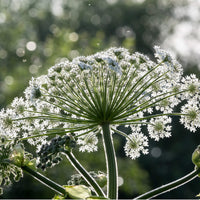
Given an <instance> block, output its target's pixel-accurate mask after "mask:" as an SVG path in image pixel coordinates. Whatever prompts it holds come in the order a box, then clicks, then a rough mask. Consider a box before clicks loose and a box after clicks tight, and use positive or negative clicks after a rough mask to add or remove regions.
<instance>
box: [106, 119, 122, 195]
mask: <svg viewBox="0 0 200 200" xmlns="http://www.w3.org/2000/svg"><path fill="white" fill-rule="evenodd" d="M102 129H103V134H102V135H103V144H104V151H105V157H106V165H107V182H108V183H107V197H108V198H110V199H117V198H118V169H117V161H116V156H115V150H114V145H113V139H112V134H111V132H110V127H109V123H104V124H103V125H102Z"/></svg>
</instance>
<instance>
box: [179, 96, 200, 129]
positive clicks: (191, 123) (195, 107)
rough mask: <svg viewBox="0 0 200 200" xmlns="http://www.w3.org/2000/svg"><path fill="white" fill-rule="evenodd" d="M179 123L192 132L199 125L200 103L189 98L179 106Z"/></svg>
mask: <svg viewBox="0 0 200 200" xmlns="http://www.w3.org/2000/svg"><path fill="white" fill-rule="evenodd" d="M181 113H182V115H181V118H180V122H181V124H184V126H185V128H187V129H189V130H190V131H192V132H195V131H196V129H197V128H199V127H200V123H199V122H200V104H199V102H198V101H196V100H190V101H188V103H187V104H185V105H183V106H182V107H181Z"/></svg>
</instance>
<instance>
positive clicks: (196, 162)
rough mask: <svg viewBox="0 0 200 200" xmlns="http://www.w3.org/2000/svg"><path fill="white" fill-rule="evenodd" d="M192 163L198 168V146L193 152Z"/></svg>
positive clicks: (199, 166) (199, 152) (199, 146)
mask: <svg viewBox="0 0 200 200" xmlns="http://www.w3.org/2000/svg"><path fill="white" fill-rule="evenodd" d="M192 162H193V163H194V164H195V165H196V166H197V167H198V168H200V145H198V147H197V148H196V149H195V150H194V152H193V154H192Z"/></svg>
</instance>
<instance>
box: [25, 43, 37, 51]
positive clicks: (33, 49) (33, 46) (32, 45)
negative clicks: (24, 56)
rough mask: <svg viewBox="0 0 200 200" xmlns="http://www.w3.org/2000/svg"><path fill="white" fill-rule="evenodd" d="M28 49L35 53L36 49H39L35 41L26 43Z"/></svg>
mask: <svg viewBox="0 0 200 200" xmlns="http://www.w3.org/2000/svg"><path fill="white" fill-rule="evenodd" d="M26 48H27V49H28V50H29V51H35V49H36V48H37V44H36V43H35V42H34V41H29V42H27V43H26Z"/></svg>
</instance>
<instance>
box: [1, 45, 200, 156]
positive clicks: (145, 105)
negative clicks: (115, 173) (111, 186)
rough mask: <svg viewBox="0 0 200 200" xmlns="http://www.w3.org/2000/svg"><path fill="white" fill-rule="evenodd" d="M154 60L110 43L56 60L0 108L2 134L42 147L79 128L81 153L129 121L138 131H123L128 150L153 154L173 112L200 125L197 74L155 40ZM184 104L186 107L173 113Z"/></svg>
mask: <svg viewBox="0 0 200 200" xmlns="http://www.w3.org/2000/svg"><path fill="white" fill-rule="evenodd" d="M155 58H156V60H155V61H152V60H150V59H149V58H148V57H147V56H145V55H143V54H140V53H133V54H132V53H130V52H129V51H128V50H127V49H124V48H110V49H108V50H106V51H103V52H99V53H96V54H94V55H91V56H87V57H78V58H75V59H74V60H73V61H71V62H70V61H65V62H61V63H59V64H56V65H55V66H53V67H51V68H50V69H49V70H48V73H47V74H46V75H43V76H40V77H38V78H33V79H32V80H31V81H30V83H29V86H28V87H27V88H26V90H25V92H24V93H25V96H24V98H22V97H20V98H15V99H14V100H13V102H12V104H11V106H10V107H8V108H7V109H2V110H1V111H0V136H1V137H3V136H4V135H6V136H7V137H9V138H11V139H14V138H18V139H21V138H23V139H27V140H28V142H29V143H31V144H32V145H36V146H37V149H38V150H39V149H40V147H41V146H42V145H44V144H45V143H47V141H48V136H52V135H64V134H71V133H73V134H74V135H75V138H77V143H78V145H80V151H88V152H91V151H96V150H97V144H98V135H100V134H98V133H99V132H100V131H99V128H101V126H102V125H103V124H104V123H109V124H110V125H111V126H112V127H117V126H118V125H124V126H130V128H131V129H132V134H130V135H127V134H126V133H123V134H122V135H123V136H125V137H126V138H127V144H126V145H125V152H126V155H128V156H130V157H131V158H133V159H134V158H137V157H139V156H140V154H141V153H143V154H146V153H147V152H148V149H147V146H148V138H152V139H154V140H156V141H158V140H160V139H161V138H164V137H169V136H171V126H170V123H171V118H170V116H172V115H177V116H180V122H181V123H182V124H184V126H185V127H186V128H187V129H189V130H190V131H196V129H197V128H199V127H200V120H199V118H200V114H199V110H200V109H199V108H200V105H199V96H200V95H199V93H200V92H199V91H200V90H199V89H200V81H199V80H198V79H197V78H196V76H195V75H190V76H186V77H183V69H182V67H181V65H180V64H179V63H178V62H177V61H176V60H175V59H174V58H173V57H172V56H171V55H170V54H169V53H168V52H166V51H164V50H162V49H160V48H159V47H157V46H156V47H155ZM180 102H183V103H185V105H183V106H182V108H181V109H180V112H179V113H177V112H176V113H174V108H175V107H176V106H177V105H178V104H179V103H180ZM141 126H147V130H148V134H147V133H142V131H141V130H143V129H141ZM114 132H115V131H114V130H113V133H114ZM133 141H134V142H133Z"/></svg>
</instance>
